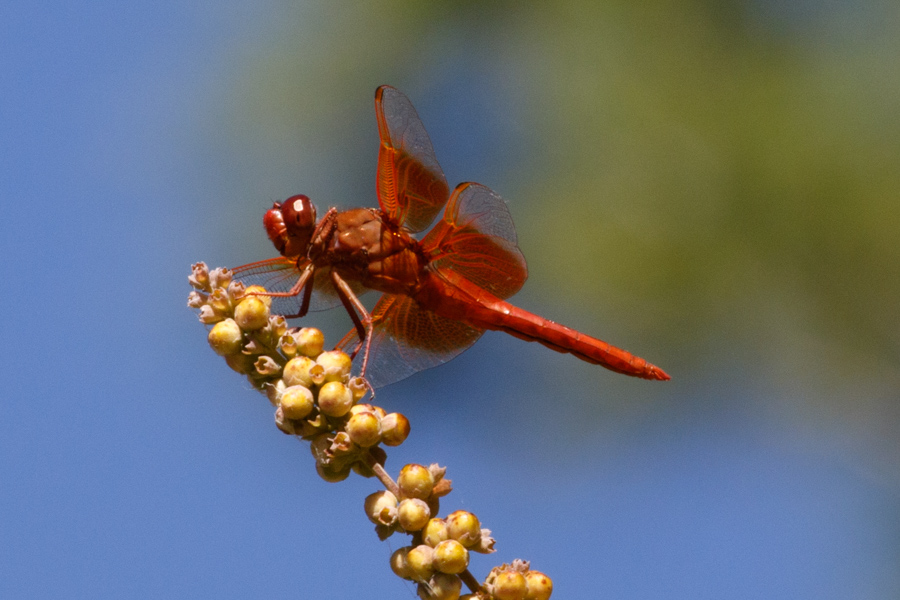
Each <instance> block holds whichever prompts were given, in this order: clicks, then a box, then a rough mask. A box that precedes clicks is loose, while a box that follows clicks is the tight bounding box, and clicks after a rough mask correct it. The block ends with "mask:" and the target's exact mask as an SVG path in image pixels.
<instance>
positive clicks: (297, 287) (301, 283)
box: [253, 263, 316, 319]
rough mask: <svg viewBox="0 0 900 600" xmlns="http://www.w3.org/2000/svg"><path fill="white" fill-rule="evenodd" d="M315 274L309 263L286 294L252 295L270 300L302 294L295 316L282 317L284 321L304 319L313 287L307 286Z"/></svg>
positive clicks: (267, 293) (313, 267) (312, 266)
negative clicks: (266, 297)
mask: <svg viewBox="0 0 900 600" xmlns="http://www.w3.org/2000/svg"><path fill="white" fill-rule="evenodd" d="M315 272H316V267H315V266H314V265H313V264H312V263H309V264H308V265H306V267H304V269H303V271H302V272H301V273H300V277H299V279H297V282H296V283H295V284H294V285H293V287H291V289H289V290H288V291H286V292H266V293H258V294H253V295H254V296H269V297H271V298H291V297H293V296H297V295H298V294H300V292H303V301H302V302H301V304H300V310H298V311H297V314H295V315H284V318H285V319H299V318H301V317H305V316H306V313H308V312H309V299H310V297H311V296H312V289H313V286H312V285H311V284H310V285H307V283H308V282H309V281H310V279H311V278H312V276H313V275H314V274H315Z"/></svg>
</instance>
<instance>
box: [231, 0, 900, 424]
mask: <svg viewBox="0 0 900 600" xmlns="http://www.w3.org/2000/svg"><path fill="white" fill-rule="evenodd" d="M291 11H293V15H294V16H293V18H290V19H285V21H284V24H283V32H282V35H281V36H280V37H279V39H277V40H265V41H264V43H263V42H262V41H261V42H260V46H259V51H258V52H257V53H256V54H254V55H253V57H252V58H251V59H250V60H249V61H247V62H246V63H245V64H241V65H236V67H235V69H236V73H237V81H236V82H231V83H232V84H233V86H234V87H232V88H230V89H229V92H230V94H231V96H230V102H231V110H232V112H233V115H234V117H233V122H234V125H235V130H234V132H232V133H231V134H230V135H233V136H235V137H234V138H233V141H235V146H236V148H237V147H239V148H240V149H241V150H240V152H243V153H245V157H246V154H247V150H248V148H250V149H251V152H250V154H253V155H255V154H257V153H256V151H255V150H252V149H253V148H257V149H261V148H268V149H272V148H275V149H276V151H277V152H278V154H279V156H280V159H281V160H282V161H284V164H293V165H299V166H296V167H295V168H294V171H293V173H292V175H291V177H293V179H291V180H290V181H291V182H297V184H298V185H301V187H302V189H296V187H290V186H285V188H284V189H283V190H282V192H281V193H280V194H281V195H282V196H287V195H288V194H292V193H296V192H299V191H304V192H306V193H310V195H311V196H313V197H314V199H316V197H318V202H319V203H320V204H327V203H334V202H338V201H341V200H345V201H346V199H348V198H349V199H351V200H350V202H349V204H356V205H360V204H364V205H372V204H374V201H375V199H374V193H373V192H374V190H373V187H374V186H373V185H372V184H373V182H374V166H375V156H376V155H375V133H374V132H375V127H374V118H373V116H372V108H371V100H370V97H371V94H372V92H373V91H374V89H375V87H376V86H377V85H378V84H381V83H390V84H392V85H395V86H397V87H399V88H400V89H402V90H403V91H405V92H406V93H407V94H408V95H409V96H410V98H411V99H412V100H413V103H414V104H415V105H416V106H417V107H419V110H420V113H423V119H424V121H425V124H426V126H427V127H428V128H429V130H430V131H432V136H433V137H434V129H435V128H437V129H439V130H440V129H441V125H440V124H439V123H436V121H437V118H436V116H435V113H436V112H437V111H440V110H443V111H445V112H448V111H450V110H451V109H449V108H447V106H446V105H447V104H449V103H451V102H454V101H458V99H459V98H465V97H466V96H467V95H468V94H472V95H473V96H477V97H479V98H481V97H487V98H488V100H486V101H482V102H480V103H476V107H475V109H474V110H470V111H468V112H466V113H464V114H462V115H461V116H460V122H461V124H460V125H459V133H458V136H457V137H459V136H462V135H464V133H465V131H466V130H467V129H466V128H467V127H468V128H472V126H471V125H466V124H465V121H466V120H467V119H472V120H477V119H478V118H479V115H480V118H486V117H485V115H488V116H489V117H490V116H492V115H493V116H494V117H497V118H498V119H499V116H503V117H504V118H506V119H508V120H507V121H506V125H504V127H505V129H504V130H503V131H502V133H503V135H504V136H505V139H504V142H507V145H508V146H509V148H508V155H507V154H505V153H504V152H503V151H501V152H497V153H496V155H494V156H491V157H489V158H488V159H486V160H487V162H489V163H490V164H487V165H484V164H482V165H479V168H481V169H483V170H481V171H478V172H474V173H468V172H466V173H461V174H459V173H452V172H448V177H449V179H451V180H452V181H451V184H453V183H456V181H458V180H464V179H476V180H480V181H482V183H485V184H487V185H490V186H491V187H493V188H495V189H497V190H498V191H499V192H500V193H501V194H502V195H503V196H504V197H505V198H507V199H508V200H509V201H510V203H511V206H512V211H513V215H514V217H515V219H516V222H517V226H518V230H519V235H520V242H521V246H522V248H523V250H524V252H525V255H526V257H527V258H528V260H529V265H530V268H531V281H530V283H529V284H527V285H526V290H529V292H526V293H531V294H538V295H540V297H541V298H542V299H543V300H542V302H543V303H544V305H554V306H555V305H559V306H560V312H558V313H556V314H554V315H548V316H553V317H559V318H560V320H563V321H564V320H565V318H564V316H565V313H562V310H564V308H563V307H565V306H566V305H568V306H570V307H571V308H573V309H577V310H579V311H581V312H582V313H583V314H587V315H589V316H591V318H593V319H595V320H596V323H597V324H598V325H597V326H596V327H592V326H591V324H590V323H587V324H585V323H575V324H576V325H580V326H581V325H583V329H585V330H587V331H589V332H591V333H594V332H597V333H599V334H600V335H601V336H602V337H606V336H607V335H608V337H609V339H610V340H611V341H614V342H615V341H617V340H620V339H623V338H624V339H625V340H630V342H627V341H626V342H623V345H625V346H626V347H629V348H632V346H633V347H634V349H635V350H641V352H640V353H641V354H644V355H646V356H647V357H648V358H651V359H653V361H654V362H658V364H660V365H663V366H664V367H665V368H667V369H668V370H670V372H672V373H673V375H674V377H675V378H676V379H678V378H679V377H680V378H687V379H696V378H702V377H703V376H704V375H703V373H704V372H709V371H714V370H717V369H721V368H726V369H733V370H734V369H736V370H739V371H743V373H742V376H749V378H750V379H756V380H758V381H760V382H762V384H763V385H768V383H770V382H774V384H775V385H776V386H778V385H780V386H782V388H781V389H782V390H784V392H783V393H785V394H790V395H793V396H795V397H796V398H800V399H811V400H813V404H821V405H831V406H832V407H834V406H837V407H840V409H839V410H838V411H837V412H836V413H835V414H833V415H832V416H835V417H836V418H837V419H843V418H845V417H847V416H848V415H850V414H855V415H856V417H859V418H861V419H862V420H863V421H864V422H866V423H868V424H869V425H872V424H873V423H881V424H882V425H883V424H884V423H891V425H890V426H888V427H887V428H886V429H885V427H884V426H882V434H883V435H884V436H886V437H885V438H884V439H887V440H895V439H896V436H897V435H900V432H898V431H894V429H896V424H897V422H898V420H900V419H897V409H896V407H895V405H896V402H895V400H896V389H897V388H898V383H900V377H898V375H900V369H898V354H900V353H898V348H900V310H898V308H900V301H898V298H900V250H898V246H900V244H898V240H900V202H898V200H900V118H898V116H897V113H898V108H900V69H898V67H897V57H898V56H900V8H898V5H897V4H896V3H889V2H874V1H873V2H839V1H835V2H826V3H815V2H801V1H799V0H798V1H795V2H786V3H776V2H768V1H763V0H760V1H757V2H750V1H745V2H739V1H736V0H735V1H726V2H709V1H706V2H704V1H699V0H698V1H689V0H686V1H662V0H659V1H651V2H644V3H632V2H620V1H607V2H594V1H590V0H563V1H559V2H540V3H518V2H474V1H469V2H415V1H401V0H381V1H378V2H370V3H355V2H347V1H337V2H327V3H324V2H323V3H313V4H307V5H303V6H298V7H294V8H291V9H287V10H286V12H287V13H290V12H291ZM235 90H237V92H235ZM362 99H364V101H363V100H362ZM423 107H427V108H428V109H429V111H430V112H429V113H427V114H426V113H425V111H424V110H423ZM473 113H477V114H473ZM498 115H499V116H498ZM445 139H446V138H445ZM479 142H482V140H478V141H476V142H473V143H472V146H475V145H476V143H479ZM445 146H446V144H445ZM436 149H437V154H438V157H439V159H441V161H442V162H443V163H444V165H445V169H446V168H447V162H446V160H447V159H446V158H445V157H446V156H447V153H446V150H444V147H442V146H441V145H440V144H436ZM269 151H270V152H271V150H269ZM235 152H238V150H235ZM454 160H455V159H454V158H453V157H452V156H451V158H450V161H451V162H453V161H454ZM261 165H271V160H270V158H268V157H267V155H266V154H265V152H262V154H261V155H260V156H259V157H258V158H257V160H256V162H255V163H249V164H248V165H247V166H246V167H245V171H244V172H243V175H246V176H247V179H248V181H249V183H248V189H247V191H248V192H249V191H250V189H253V186H254V185H255V183H254V175H252V174H253V173H255V174H256V175H255V177H258V178H261V179H266V180H268V181H270V180H271V179H272V177H271V176H270V175H271V173H270V172H269V171H267V169H275V167H271V166H261ZM485 172H493V173H497V175H496V179H495V180H485V179H484V178H483V177H482V175H483V173H485ZM260 173H262V174H263V175H260ZM276 178H277V176H276ZM307 186H308V187H307ZM310 188H312V191H310ZM273 193H274V192H273ZM314 194H316V195H317V196H314ZM353 198H360V199H359V200H358V201H352V199H353ZM260 237H261V236H260ZM560 289H564V290H566V294H565V298H562V297H559V294H558V293H557V292H556V290H560ZM600 323H602V327H601V326H600ZM623 334H625V335H623ZM647 348H649V349H651V350H650V351H646V352H645V351H644V350H645V349H647ZM796 398H795V399H796ZM886 415H887V416H888V417H889V418H886V417H885V416H886Z"/></svg>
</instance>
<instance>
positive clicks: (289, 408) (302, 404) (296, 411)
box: [279, 385, 315, 419]
mask: <svg viewBox="0 0 900 600" xmlns="http://www.w3.org/2000/svg"><path fill="white" fill-rule="evenodd" d="M279 404H281V408H282V410H284V416H285V417H287V418H288V419H305V418H306V417H307V416H309V413H311V412H312V410H313V407H314V406H315V404H314V402H313V394H312V392H311V391H309V388H305V387H303V386H302V385H292V386H290V387H287V388H285V389H284V392H282V394H281V398H280V399H279Z"/></svg>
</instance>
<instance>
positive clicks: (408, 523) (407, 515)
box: [397, 498, 431, 531]
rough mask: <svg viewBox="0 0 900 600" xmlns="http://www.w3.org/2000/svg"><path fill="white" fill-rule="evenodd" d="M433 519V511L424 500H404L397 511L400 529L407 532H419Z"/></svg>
mask: <svg viewBox="0 0 900 600" xmlns="http://www.w3.org/2000/svg"><path fill="white" fill-rule="evenodd" d="M430 518H431V510H430V509H429V508H428V504H427V503H426V502H425V501H424V500H419V499H418V498H404V499H403V500H401V501H400V507H399V508H398V509H397V519H398V520H399V521H400V527H402V528H403V529H404V530H406V531H419V530H420V529H422V528H423V527H425V524H426V523H428V519H430Z"/></svg>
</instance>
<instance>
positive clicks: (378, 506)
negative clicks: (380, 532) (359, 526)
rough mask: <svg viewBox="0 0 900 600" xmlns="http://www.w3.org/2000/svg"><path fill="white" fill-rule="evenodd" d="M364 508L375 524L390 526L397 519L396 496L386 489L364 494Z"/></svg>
mask: <svg viewBox="0 0 900 600" xmlns="http://www.w3.org/2000/svg"><path fill="white" fill-rule="evenodd" d="M365 509H366V516H367V517H369V520H370V521H372V522H373V523H375V524H376V525H387V526H391V525H393V524H394V523H395V522H396V521H397V497H396V496H394V495H393V494H392V493H390V492H388V491H386V490H383V491H380V492H375V493H374V494H369V495H368V496H366V501H365Z"/></svg>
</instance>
